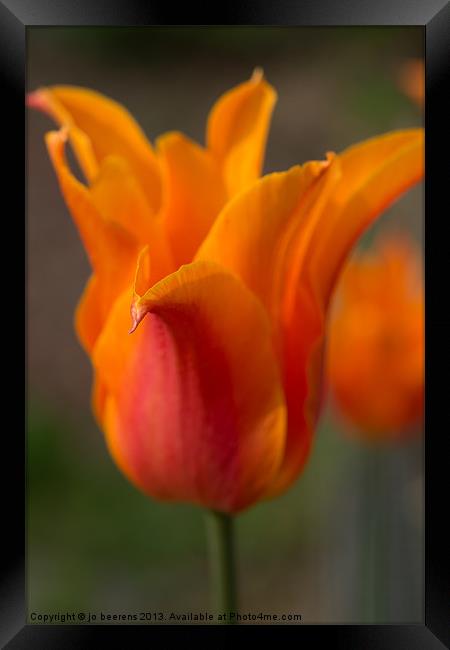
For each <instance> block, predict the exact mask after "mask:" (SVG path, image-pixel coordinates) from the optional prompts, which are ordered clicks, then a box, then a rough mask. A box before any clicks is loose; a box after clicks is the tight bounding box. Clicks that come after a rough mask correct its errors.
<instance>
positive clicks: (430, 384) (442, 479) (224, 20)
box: [0, 0, 450, 650]
mask: <svg viewBox="0 0 450 650" xmlns="http://www.w3.org/2000/svg"><path fill="white" fill-rule="evenodd" d="M212 6H213V5H212V3H211V4H209V5H207V4H206V3H189V4H187V5H185V6H184V9H183V5H180V8H178V7H177V13H175V12H174V13H172V14H171V13H170V12H169V6H168V3H156V2H151V1H148V0H147V2H146V1H145V0H144V1H140V2H138V1H136V0H127V2H119V1H118V0H92V1H91V2H87V1H86V2H73V0H0V79H1V96H2V101H1V106H2V109H3V111H2V113H3V115H4V116H5V117H4V121H3V133H2V135H3V146H4V149H3V152H2V153H3V155H2V156H1V158H2V159H3V162H4V163H6V164H5V169H4V170H3V176H2V178H3V179H6V180H7V182H6V183H5V182H4V183H3V200H4V203H3V205H4V206H5V204H7V205H8V206H9V208H8V211H7V212H6V210H5V214H4V216H3V228H4V230H3V232H4V237H3V241H4V242H5V243H7V247H8V249H10V248H11V247H12V243H13V242H14V243H17V247H18V249H19V250H21V251H24V248H23V244H22V242H23V241H25V242H26V229H25V220H22V218H21V215H23V214H24V212H25V210H24V208H25V209H26V174H25V173H24V169H26V154H25V138H26V129H25V102H24V97H25V63H26V33H27V28H29V27H31V26H37V25H45V26H52V25H55V26H58V25H59V26H69V25H86V26H87V25H105V26H120V25H170V24H175V25H181V24H183V23H185V24H189V25H193V24H199V25H209V24H211V25H238V24H243V25H292V26H294V25H301V26H339V25H340V26H350V25H361V26H362V25H371V26H388V25H395V26H402V25H403V26H407V25H415V26H421V27H423V29H424V33H425V43H426V49H425V51H426V111H425V124H426V179H425V215H426V219H425V253H426V254H425V275H426V284H425V287H426V409H425V420H426V422H425V425H426V436H425V469H426V475H425V485H426V492H425V499H426V526H425V617H424V623H423V624H422V625H421V624H418V625H359V626H357V625H319V626H314V625H299V626H295V629H293V628H294V626H292V627H290V628H289V626H283V627H278V628H277V634H284V632H285V630H286V628H288V629H290V631H291V632H292V631H293V632H294V634H295V637H296V642H298V643H299V645H300V647H305V648H306V647H310V646H311V644H312V643H315V644H316V643H323V644H326V646H325V647H328V646H330V647H334V648H336V649H339V648H345V649H350V648H358V649H362V648H367V649H369V648H370V649H374V650H375V649H378V648H380V649H381V648H382V649H390V648H395V649H396V650H399V649H401V648H405V650H406V649H407V650H413V649H414V648H417V649H420V650H425V649H427V650H428V649H429V650H434V649H436V650H437V649H438V648H442V647H445V646H446V647H449V644H450V626H449V624H448V623H449V621H448V615H449V611H448V604H449V600H448V595H449V581H448V576H449V571H448V568H449V552H448V549H449V548H450V543H449V541H450V540H449V534H448V533H447V532H446V528H447V527H446V526H445V519H446V516H445V512H446V508H445V505H446V496H447V494H448V492H446V489H447V490H448V481H447V474H448V469H447V467H446V466H445V467H444V464H445V465H447V459H448V455H447V454H446V448H445V446H446V444H447V438H448V419H449V415H448V414H449V409H448V407H447V404H446V401H448V396H447V393H448V390H447V386H448V381H447V379H446V377H447V375H448V367H449V365H448V355H446V354H445V352H446V351H447V350H448V347H449V346H448V343H447V338H446V334H447V333H448V329H449V326H450V317H449V315H448V310H446V309H445V307H446V306H447V305H446V302H447V301H446V297H447V296H448V290H447V291H446V292H445V289H444V293H442V288H441V287H446V285H447V283H446V282H445V279H446V278H447V277H448V264H447V260H448V254H447V250H448V248H446V246H445V242H446V239H445V227H446V221H447V220H448V214H447V213H448V198H447V197H448V195H447V194H446V195H445V198H447V200H445V199H444V191H445V190H446V189H447V185H448V182H449V179H448V163H445V162H444V163H441V162H440V160H441V159H440V157H439V156H438V152H440V151H443V152H444V153H445V152H447V151H448V150H449V148H448V146H447V145H448V139H449V136H448V131H449V129H448V126H447V121H448V116H449V115H450V111H449V102H448V87H449V81H450V74H449V62H450V6H449V3H448V2H446V1H445V0H395V1H394V0H378V2H373V1H370V0H346V1H345V2H342V1H341V2H333V1H332V0H299V1H294V0H291V1H289V0H285V1H281V0H278V1H277V2H259V3H255V2H252V0H246V1H245V2H240V3H239V5H237V4H236V6H235V5H231V3H224V7H223V9H224V11H223V13H222V15H221V16H220V15H218V14H215V15H212V12H211V9H210V7H212ZM444 120H447V121H444ZM444 161H445V157H444ZM6 199H10V200H9V201H6ZM4 209H5V208H4ZM5 229H6V230H5ZM441 229H442V232H441ZM24 252H25V254H26V250H25V251H24ZM3 257H4V259H6V256H3ZM8 257H9V256H8ZM25 257H26V255H25ZM22 268H24V276H21V274H20V272H19V271H18V264H17V263H14V264H13V265H11V264H8V265H7V268H6V270H5V271H4V275H3V278H4V287H3V297H4V300H6V301H7V304H6V305H4V309H3V314H4V321H5V325H6V327H5V333H4V334H3V339H2V340H3V342H4V348H3V350H4V352H6V351H10V352H11V360H10V363H9V367H7V368H5V366H4V373H5V374H6V373H7V375H6V376H7V386H8V389H7V390H4V393H3V394H4V396H5V397H6V396H7V395H8V398H7V399H4V400H3V408H4V414H7V413H8V414H9V415H11V407H12V404H13V402H12V400H11V401H10V397H9V396H10V395H11V394H17V395H18V396H19V395H21V389H22V387H23V386H24V384H23V383H22V378H23V375H22V373H21V369H22V368H25V363H24V364H23V365H22V364H21V363H20V362H18V359H17V356H18V351H19V350H22V349H24V352H25V358H26V345H25V346H23V338H22V336H21V333H22V332H23V330H22V328H21V325H20V322H24V321H25V322H26V308H25V309H24V302H23V300H22V297H23V296H24V295H25V296H26V264H25V267H22ZM11 278H13V279H14V282H15V283H16V286H15V287H11V284H10V280H11ZM22 279H23V280H24V282H23V283H22ZM22 316H24V317H25V318H24V321H22V320H21V317H22ZM11 321H13V322H14V326H13V327H12V322H11ZM16 321H17V322H16ZM19 321H20V322H19ZM12 330H13V331H12ZM14 333H16V335H17V334H18V340H17V343H16V344H15V345H14V344H13V343H12V340H13V337H14ZM25 339H26V337H25ZM19 356H20V355H19ZM5 357H6V355H4V358H5ZM25 393H26V389H25ZM25 398H26V394H25ZM21 403H22V402H21V401H20V398H19V406H18V408H16V409H13V417H12V419H11V418H8V422H12V423H13V424H8V425H7V426H6V421H4V427H3V450H4V451H3V463H2V472H1V475H2V478H3V480H4V486H3V493H2V494H3V499H2V502H3V508H2V516H3V527H2V528H3V535H2V542H3V548H4V550H3V554H2V568H1V583H0V642H1V643H2V647H5V646H6V647H8V648H11V649H16V648H33V650H35V649H36V650H37V649H39V648H45V649H46V650H50V649H52V648H58V649H60V648H64V649H69V648H93V647H97V645H99V644H101V643H109V644H110V645H112V646H114V647H116V646H117V647H121V648H124V647H136V646H139V645H140V644H141V643H142V644H143V643H148V642H149V641H150V642H151V641H152V639H153V638H154V637H156V635H158V636H159V635H160V634H163V635H165V634H167V633H168V634H169V638H170V640H172V641H174V642H177V641H181V642H183V643H187V642H189V641H190V640H193V638H194V636H193V635H195V636H198V635H201V636H205V639H209V638H210V636H211V635H214V634H215V632H216V628H215V627H214V626H210V627H207V626H204V627H202V626H176V627H169V626H164V627H157V626H129V625H127V626H120V625H114V626H111V627H110V626H82V625H61V626H51V625H30V624H26V575H25V574H26V571H25V560H26V557H25V545H26V523H25V516H24V515H25V513H26V503H25V494H26V462H25V459H26V438H25V436H24V435H23V432H24V430H23V428H22V426H21V425H20V426H19V425H18V423H19V422H21V420H20V419H19V418H18V413H19V412H20V404H21ZM25 424H26V423H25ZM25 430H26V426H25ZM260 627H261V626H242V627H240V628H234V627H226V628H221V634H222V635H225V636H222V639H226V638H227V636H226V635H229V634H234V632H235V631H236V630H238V631H239V633H242V634H244V635H246V634H251V635H252V639H256V638H257V637H259V636H260V635H261V630H260ZM262 627H266V626H262ZM263 634H264V635H265V634H266V630H263ZM125 635H126V636H125ZM107 637H108V638H107ZM166 638H167V637H166ZM249 638H250V637H249Z"/></svg>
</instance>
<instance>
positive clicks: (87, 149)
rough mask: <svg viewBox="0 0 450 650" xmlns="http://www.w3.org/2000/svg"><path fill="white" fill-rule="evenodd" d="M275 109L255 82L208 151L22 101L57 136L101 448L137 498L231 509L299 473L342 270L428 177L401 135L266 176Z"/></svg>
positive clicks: (37, 100) (85, 102) (51, 137)
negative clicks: (83, 267) (82, 263)
mask: <svg viewBox="0 0 450 650" xmlns="http://www.w3.org/2000/svg"><path fill="white" fill-rule="evenodd" d="M275 98H276V95H275V92H274V90H273V88H272V87H271V86H270V85H269V84H268V83H267V82H266V81H265V80H264V79H263V77H262V74H261V73H260V72H256V73H255V74H254V75H253V77H252V78H251V79H250V80H249V81H247V82H245V83H243V84H241V85H239V86H237V87H236V88H234V89H232V90H231V91H229V92H228V93H226V94H225V95H224V96H223V97H221V98H220V99H219V100H218V102H217V103H216V104H215V106H214V107H213V109H212V111H211V113H210V116H209V119H208V125H207V132H206V147H201V146H199V145H198V144H196V143H194V142H192V141H191V140H190V139H188V138H187V137H185V136H183V135H182V134H180V133H173V132H172V133H168V134H166V135H163V136H162V137H160V138H159V139H158V140H157V141H156V146H155V148H153V147H152V146H151V144H150V143H149V142H148V141H147V140H146V138H145V136H144V134H143V133H142V131H141V130H140V128H139V127H138V125H137V124H136V122H135V121H134V120H133V118H132V117H131V115H130V114H129V113H128V112H127V111H126V110H125V109H123V108H122V107H121V106H119V105H118V104H117V103H115V102H113V101H112V100H110V99H107V98H106V97H104V96H102V95H99V94H98V93H95V92H92V91H90V90H85V89H81V88H74V87H67V86H58V87H52V88H46V89H41V90H37V91H36V92H34V93H32V94H31V96H30V99H29V103H30V105H32V106H34V107H36V108H40V109H42V110H44V111H46V112H47V113H48V114H50V115H51V116H52V117H53V118H54V119H55V120H56V121H57V122H58V123H59V124H60V125H61V126H62V129H61V130H60V131H58V132H51V133H49V134H47V137H46V141H47V146H48V149H49V153H50V156H51V159H52V162H53V165H54V167H55V171H56V174H57V176H58V180H59V183H60V187H61V190H62V193H63V195H64V197H65V200H66V202H67V205H68V207H69V209H70V211H71V213H72V216H73V218H74V220H75V222H76V224H77V227H78V229H79V231H80V235H81V238H82V240H83V244H84V246H85V247H86V250H87V253H88V255H89V258H90V261H91V264H92V269H93V274H92V277H91V279H90V281H89V283H88V285H87V287H86V290H85V292H84V294H83V297H82V299H81V302H80V304H79V306H78V309H77V313H76V328H77V332H78V334H79V337H80V339H81V342H82V344H83V345H84V347H85V349H86V351H87V352H88V354H89V355H90V357H91V359H92V362H93V367H94V372H95V388H94V410H95V413H96V415H97V418H98V420H99V423H100V425H101V427H102V429H103V431H104V432H105V436H106V440H107V444H108V446H109V449H110V451H111V454H112V456H113V457H114V459H115V461H116V462H117V464H118V466H119V467H120V468H121V469H122V470H123V472H124V473H125V474H126V476H127V477H128V478H129V479H130V480H131V481H132V482H133V483H134V484H135V485H137V486H138V487H139V488H141V489H142V490H143V491H144V492H145V493H147V494H149V495H151V496H153V497H155V498H158V499H165V500H178V501H189V502H193V503H197V504H200V505H203V506H205V507H208V508H212V509H215V510H218V511H222V512H226V513H234V512H238V511H241V510H242V509H244V508H246V507H248V506H250V505H252V504H254V503H256V502H257V501H259V500H261V499H265V498H268V497H271V496H273V495H275V494H278V493H280V492H282V491H283V490H285V489H287V488H288V486H289V485H290V484H291V483H292V482H293V481H294V479H295V478H296V477H297V476H298V474H299V472H300V471H301V469H302V467H303V465H304V463H305V460H306V458H307V455H308V452H309V449H310V445H311V438H312V434H313V430H314V426H315V422H316V419H317V415H318V408H319V387H320V376H321V356H322V348H323V336H324V319H325V315H326V310H327V307H328V302H329V298H330V295H331V292H332V289H333V285H334V282H335V279H336V277H337V274H338V272H339V269H340V267H341V265H342V263H343V261H344V260H345V257H346V255H347V254H348V252H349V250H350V248H351V246H352V244H353V243H354V241H355V240H356V239H357V237H358V236H359V235H360V233H361V232H362V231H363V230H364V229H365V228H366V227H367V226H368V225H369V224H370V223H372V222H373V221H374V219H375V218H376V217H377V216H378V215H379V214H380V213H381V212H382V211H383V210H384V209H385V208H386V207H387V206H388V205H389V204H390V203H392V201H394V200H395V199H396V198H397V197H398V196H399V195H400V194H402V193H403V192H404V191H405V190H407V189H408V188H409V187H410V186H411V185H413V184H414V183H416V182H417V181H419V180H420V178H421V177H422V174H423V133H422V130H420V129H411V130H405V131H397V132H394V133H390V134H387V135H383V136H381V137H377V138H374V139H372V140H368V141H367V142H363V143H361V144H359V145H357V146H355V147H352V148H350V149H348V150H346V151H344V152H343V153H342V154H340V155H333V154H329V155H328V156H327V159H326V160H324V161H320V162H309V163H306V164H305V165H303V166H295V167H293V168H292V169H290V170H288V171H286V172H282V173H274V174H269V175H267V176H265V177H263V178H259V176H260V173H261V167H262V161H263V155H264V149H265V142H266V137H267V132H268V128H269V121H270V117H271V112H272V108H273V106H274V103H275ZM67 139H69V140H70V143H71V145H72V147H73V149H74V151H75V154H76V156H77V158H78V161H79V163H80V166H81V168H82V170H83V172H84V174H85V176H86V181H87V182H86V184H82V183H81V182H79V181H78V180H77V179H76V178H75V176H74V175H73V173H72V172H71V170H70V169H69V166H68V164H67V162H66V158H65V154H64V149H65V142H66V140H67ZM137 260H138V262H137V270H136V261H137ZM130 305H131V313H132V323H131V325H132V334H131V335H128V331H129V329H130Z"/></svg>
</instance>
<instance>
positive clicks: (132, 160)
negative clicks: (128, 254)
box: [28, 86, 161, 212]
mask: <svg viewBox="0 0 450 650" xmlns="http://www.w3.org/2000/svg"><path fill="white" fill-rule="evenodd" d="M28 104H29V105H30V106H32V107H35V108H39V109H41V110H43V111H45V112H46V113H48V114H49V115H50V116H51V117H52V118H53V119H54V120H55V121H56V122H57V123H58V124H59V125H60V126H66V127H69V128H70V129H71V131H72V129H73V127H75V128H76V131H75V132H74V134H75V136H74V137H75V138H76V141H75V142H74V149H75V153H76V154H77V156H78V158H79V162H80V164H81V166H82V168H83V170H84V172H85V173H86V176H87V178H88V180H89V181H90V180H91V179H92V178H93V176H94V175H95V174H94V173H93V171H94V170H93V169H92V166H93V161H92V159H91V157H90V156H89V154H88V153H87V151H86V147H87V144H86V142H81V137H82V136H81V135H80V131H81V132H82V133H84V134H85V136H84V137H85V139H86V138H88V139H89V141H90V143H91V150H92V152H93V154H94V157H95V160H96V161H97V163H98V164H100V163H101V162H102V161H103V159H104V158H105V157H106V156H109V155H118V156H120V157H121V158H124V159H125V160H126V161H127V162H128V164H129V165H130V167H131V169H132V170H133V173H134V174H135V176H136V178H137V180H138V182H139V184H140V186H141V188H142V190H143V192H144V193H145V195H146V197H147V200H148V203H149V205H150V208H151V209H152V211H153V212H156V211H157V210H158V208H159V205H160V200H161V196H160V194H161V181H160V175H159V168H158V163H157V160H156V157H155V154H154V152H153V150H152V147H151V144H150V143H149V141H148V140H147V138H146V137H145V134H144V132H143V131H142V130H141V128H140V127H139V125H138V124H137V122H136V121H135V120H134V118H133V117H132V116H131V115H130V113H129V112H128V111H127V110H126V109H125V108H123V106H121V105H120V104H118V103H117V102H115V101H113V100H112V99H109V98H108V97H105V96H104V95H102V94H100V93H97V92H95V91H93V90H88V89H86V88H78V87H75V86H52V87H50V88H41V89H39V90H36V91H35V92H34V93H31V94H30V95H29V96H28Z"/></svg>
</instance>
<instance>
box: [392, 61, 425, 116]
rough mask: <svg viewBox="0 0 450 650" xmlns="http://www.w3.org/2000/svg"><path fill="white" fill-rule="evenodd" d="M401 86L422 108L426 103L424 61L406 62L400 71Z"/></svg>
mask: <svg viewBox="0 0 450 650" xmlns="http://www.w3.org/2000/svg"><path fill="white" fill-rule="evenodd" d="M398 80H399V85H400V88H401V89H402V90H403V92H404V93H405V94H406V95H408V97H409V98H410V99H412V100H413V101H414V102H415V103H416V104H417V105H418V106H419V107H420V108H423V105H424V102H425V65H424V62H423V61H422V59H411V60H410V61H406V63H404V64H403V65H402V66H401V68H400V71H399V75H398Z"/></svg>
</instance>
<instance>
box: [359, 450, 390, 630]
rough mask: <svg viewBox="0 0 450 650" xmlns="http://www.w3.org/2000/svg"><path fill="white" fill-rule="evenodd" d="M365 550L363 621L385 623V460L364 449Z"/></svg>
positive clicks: (376, 451) (386, 581) (375, 453)
mask: <svg viewBox="0 0 450 650" xmlns="http://www.w3.org/2000/svg"><path fill="white" fill-rule="evenodd" d="M364 454H365V456H366V458H365V460H366V462H365V463H364V467H365V484H366V489H365V505H364V510H365V513H366V520H365V531H364V532H365V544H364V546H365V549H364V551H365V552H364V555H365V557H364V568H363V571H362V576H363V589H364V592H363V593H364V594H365V599H364V600H365V619H366V621H367V622H371V623H386V620H385V619H386V616H387V614H388V612H387V607H386V604H387V599H388V597H389V593H388V580H387V570H388V565H387V561H388V558H387V556H386V554H387V549H386V542H387V536H388V534H389V531H388V530H387V526H388V520H387V516H386V514H387V513H386V510H385V509H386V506H387V504H386V500H385V499H384V498H383V497H384V496H385V495H386V486H385V485H384V480H385V479H386V477H385V472H383V469H384V467H383V466H384V463H385V460H386V459H385V457H384V454H383V452H382V450H381V449H376V448H373V449H372V448H370V449H365V450H364Z"/></svg>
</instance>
